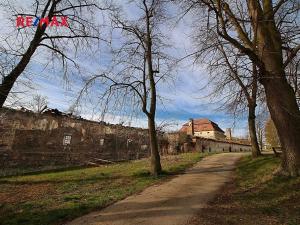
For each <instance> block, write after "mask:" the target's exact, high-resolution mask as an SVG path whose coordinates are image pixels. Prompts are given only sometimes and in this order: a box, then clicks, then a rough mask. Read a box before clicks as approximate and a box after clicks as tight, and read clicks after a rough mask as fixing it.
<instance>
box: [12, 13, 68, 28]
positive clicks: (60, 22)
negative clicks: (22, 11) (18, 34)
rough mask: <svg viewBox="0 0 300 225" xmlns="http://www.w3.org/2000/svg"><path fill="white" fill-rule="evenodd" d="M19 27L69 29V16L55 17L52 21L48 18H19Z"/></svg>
mask: <svg viewBox="0 0 300 225" xmlns="http://www.w3.org/2000/svg"><path fill="white" fill-rule="evenodd" d="M16 24H17V27H30V26H35V27H36V26H43V25H44V24H46V26H47V27H48V26H50V27H53V26H55V27H68V26H69V24H68V17H67V16H59V17H56V16H53V17H52V19H51V21H50V20H49V18H48V17H42V18H40V17H33V16H17V19H16Z"/></svg>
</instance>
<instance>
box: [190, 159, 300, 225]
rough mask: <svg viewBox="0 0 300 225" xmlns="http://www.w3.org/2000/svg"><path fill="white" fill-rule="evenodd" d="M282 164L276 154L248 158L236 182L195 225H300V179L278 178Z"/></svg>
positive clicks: (212, 203)
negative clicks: (276, 174) (276, 172)
mask: <svg viewBox="0 0 300 225" xmlns="http://www.w3.org/2000/svg"><path fill="white" fill-rule="evenodd" d="M279 165H280V159H279V158H276V157H274V156H273V155H265V156H262V157H259V158H257V159H252V158H251V157H250V156H246V157H244V158H243V159H242V160H241V161H240V162H239V163H238V165H237V171H236V177H235V180H234V182H230V183H228V184H227V185H226V186H225V187H223V188H222V190H221V192H220V193H219V194H218V196H217V197H216V198H215V199H214V200H213V201H212V202H211V203H210V204H209V205H208V206H207V207H205V208H204V209H203V210H202V211H201V212H200V213H199V214H198V216H197V217H196V219H195V220H194V221H193V222H192V223H191V225H192V224H193V225H198V224H206V225H214V224H218V225H241V224H242V225H299V224H300V177H298V178H291V177H280V176H275V175H274V172H275V171H276V170H277V169H278V167H279Z"/></svg>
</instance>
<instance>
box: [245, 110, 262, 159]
mask: <svg viewBox="0 0 300 225" xmlns="http://www.w3.org/2000/svg"><path fill="white" fill-rule="evenodd" d="M248 126H249V134H250V139H251V145H252V157H253V158H256V157H258V156H260V155H261V152H260V150H259V145H258V141H257V134H256V126H255V105H251V104H249V106H248Z"/></svg>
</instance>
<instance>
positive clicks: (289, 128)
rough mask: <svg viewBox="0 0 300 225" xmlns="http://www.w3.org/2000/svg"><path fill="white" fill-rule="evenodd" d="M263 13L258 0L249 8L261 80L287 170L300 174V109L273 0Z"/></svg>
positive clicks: (268, 3) (251, 3) (266, 1)
mask: <svg viewBox="0 0 300 225" xmlns="http://www.w3.org/2000/svg"><path fill="white" fill-rule="evenodd" d="M263 3H264V5H263V6H264V7H263V12H262V11H261V9H259V7H258V4H259V3H258V2H257V1H254V0H253V1H250V3H249V9H250V14H251V15H252V18H255V20H256V24H257V38H258V45H257V55H258V56H259V59H260V61H261V62H260V63H259V64H260V65H259V68H260V71H261V73H262V74H261V75H262V76H261V77H260V82H261V83H262V85H263V86H264V89H265V94H266V99H267V105H268V108H269V111H270V114H271V118H272V120H273V122H274V125H275V127H276V129H277V133H278V136H279V140H280V142H281V145H282V147H283V149H282V150H283V155H284V157H285V159H283V161H285V160H286V163H285V162H283V166H284V167H283V170H284V171H285V172H286V173H287V174H289V175H291V176H298V175H300V138H299V137H300V111H299V107H298V105H297V102H296V96H295V93H294V91H293V89H292V87H291V86H290V85H289V83H288V81H287V78H286V74H285V65H284V63H283V54H282V40H281V33H280V31H279V30H278V27H277V26H276V23H275V18H274V12H273V7H272V1H269V0H265V1H263Z"/></svg>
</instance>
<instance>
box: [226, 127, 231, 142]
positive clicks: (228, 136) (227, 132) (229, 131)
mask: <svg viewBox="0 0 300 225" xmlns="http://www.w3.org/2000/svg"><path fill="white" fill-rule="evenodd" d="M225 135H226V138H227V139H229V140H232V135H231V128H226V132H225Z"/></svg>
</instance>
